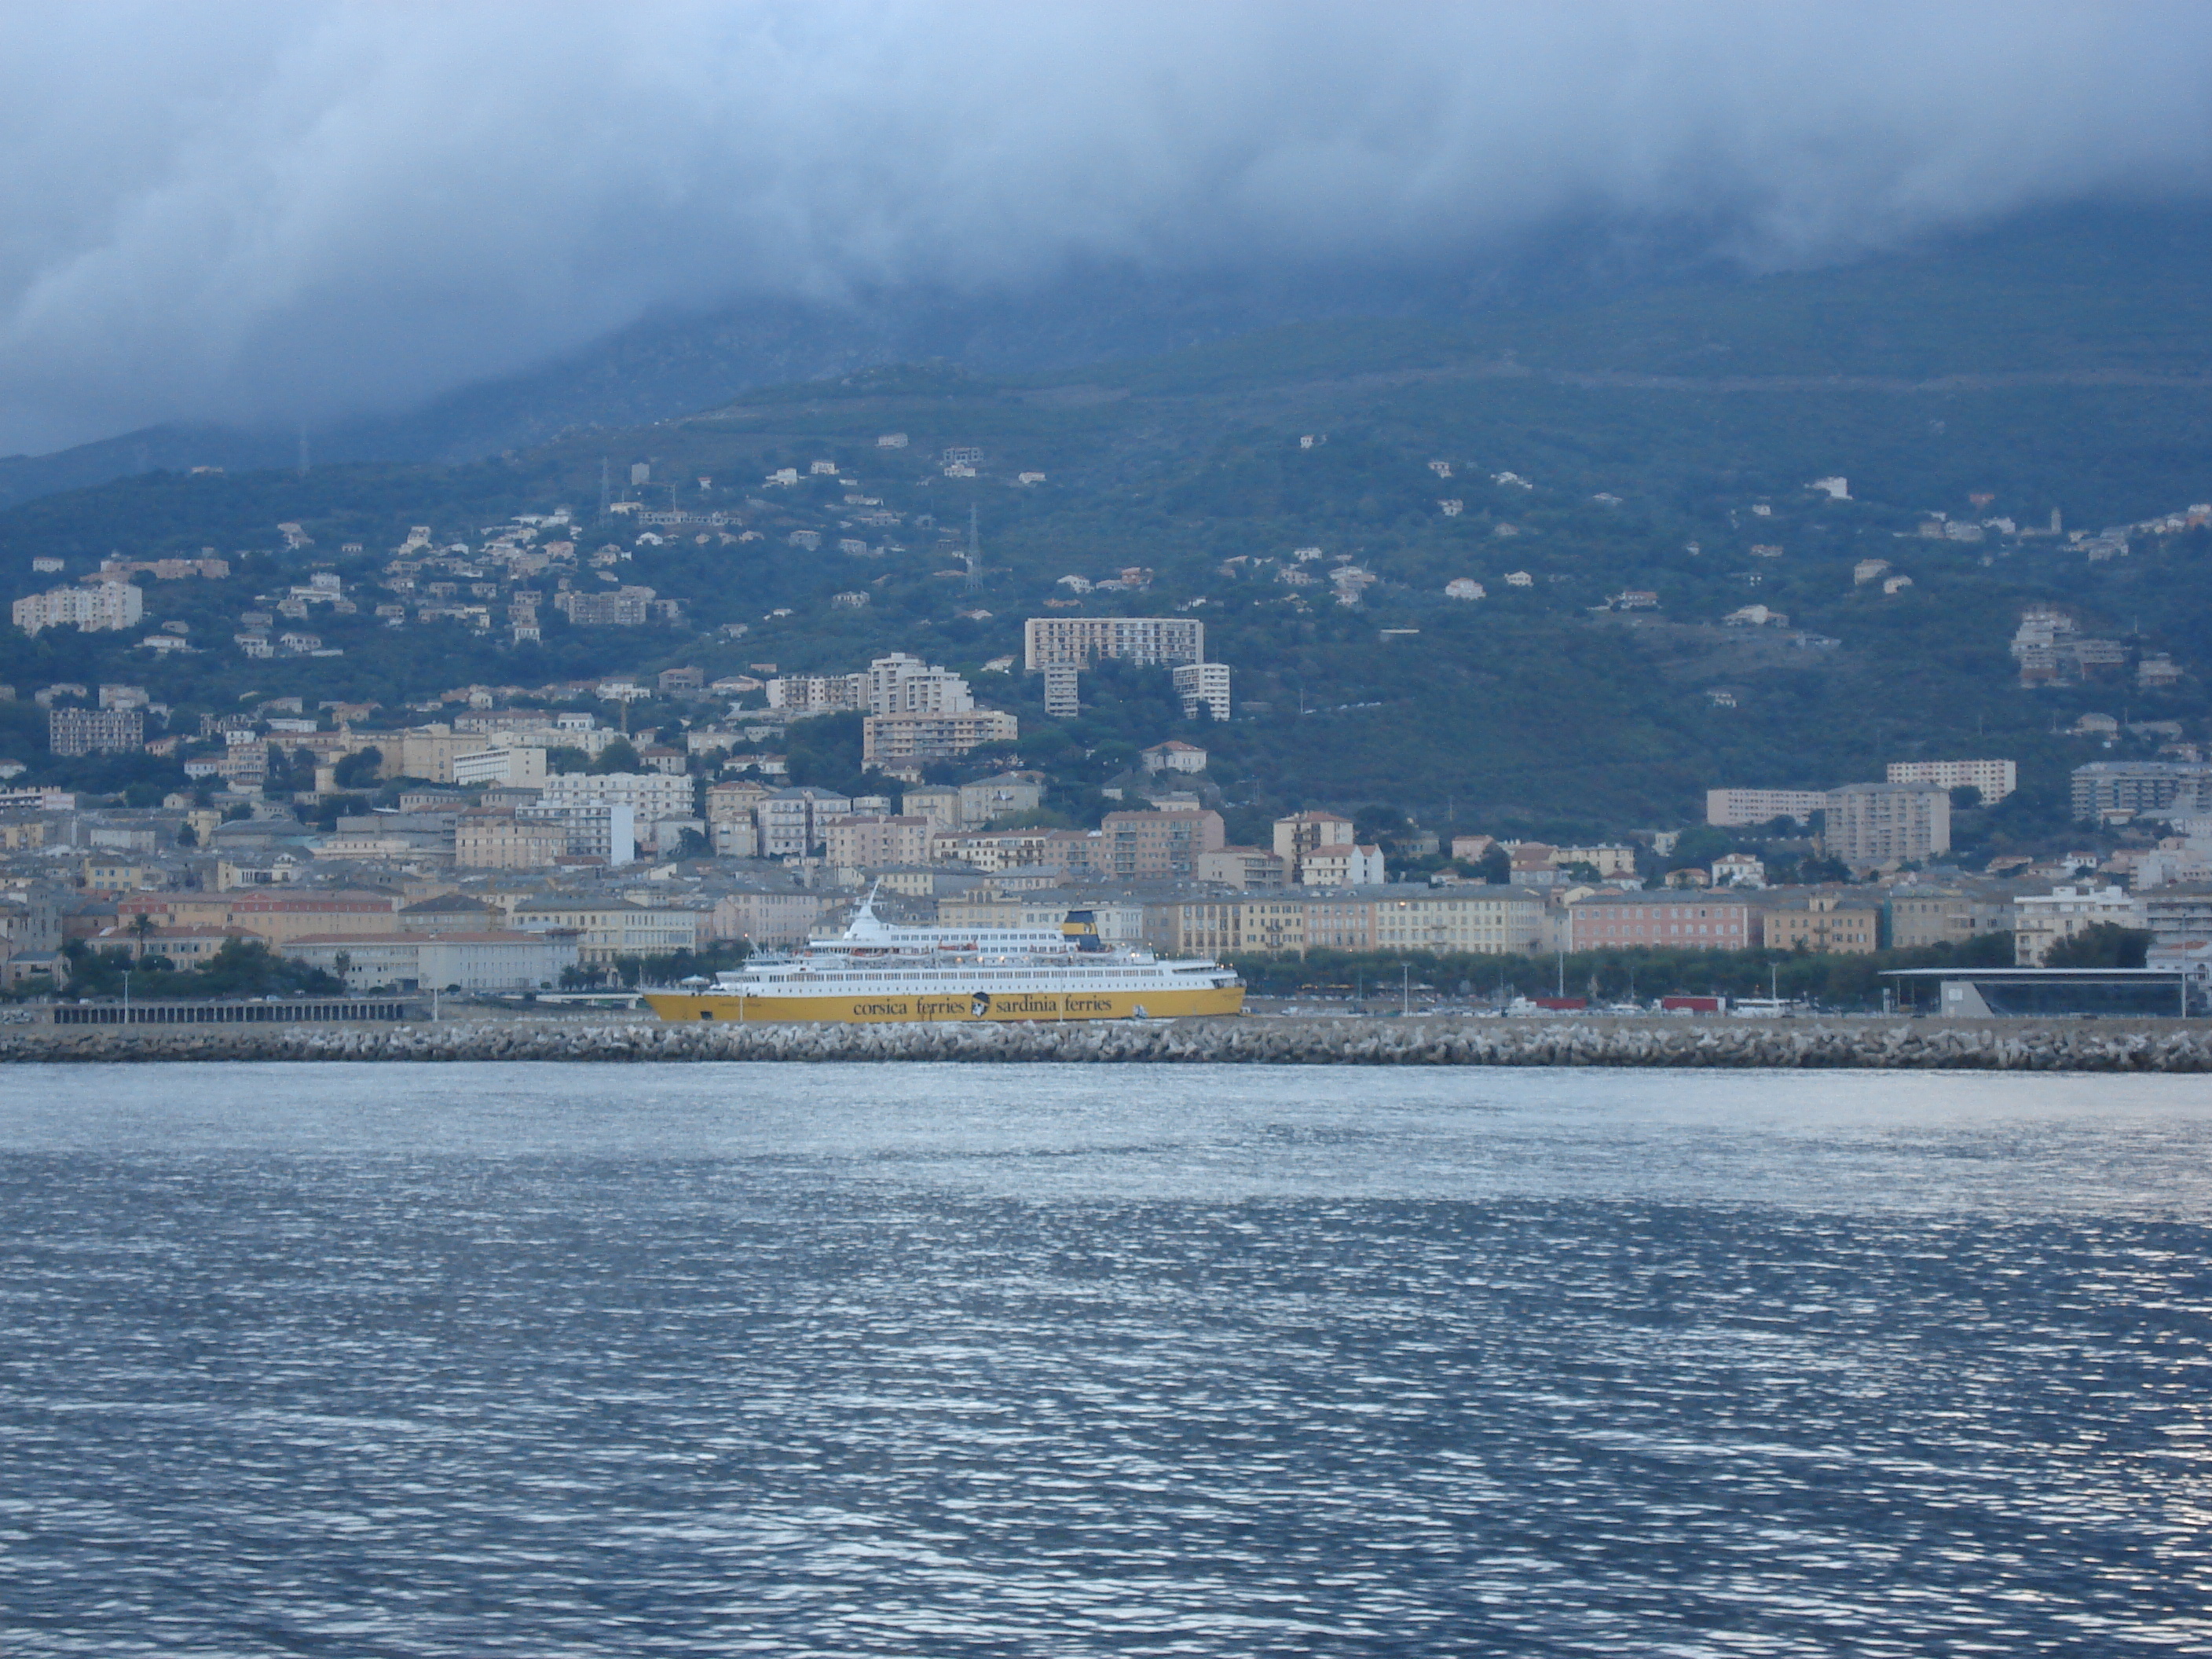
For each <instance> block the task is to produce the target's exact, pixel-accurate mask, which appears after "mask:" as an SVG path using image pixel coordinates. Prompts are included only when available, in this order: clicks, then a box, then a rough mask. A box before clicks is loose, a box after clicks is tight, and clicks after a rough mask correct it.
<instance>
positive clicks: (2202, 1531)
mask: <svg viewBox="0 0 2212 1659" xmlns="http://www.w3.org/2000/svg"><path fill="white" fill-rule="evenodd" d="M2208 1172H2212V1090H2208V1087H2207V1085H2205V1084H2204V1083H2203V1081H2201V1080H2198V1079H2182V1078H2171V1079H2163V1078H2143V1079H2135V1078H2118V1079H2114V1078H2100V1079H2081V1078H2063V1077H2059V1078H2051V1077H1972V1076H1934V1075H1899V1074H1893V1073H1885V1074H1863V1075H1861V1074H1826V1075H1822V1074H1805V1073H1789V1074H1755V1073H1754V1074H1727V1075H1709V1074H1699V1073H1651V1072H1639V1073H1607V1072H1575V1071H1553V1072H1535V1071H1516V1072H1505V1071H1459V1072H1452V1071H1435V1072H1430V1071H1405V1070H1387V1069H1372V1070H1361V1069H1351V1068H1344V1069H1338V1068H1285V1069H1266V1068H1258V1067H1249V1068H1230V1067H1199V1066H1190V1067H1182V1066H1150V1067H1103V1066H1101V1067H1085V1066H1068V1067H1048V1066H919V1065H909V1066H743V1065H732V1066H704V1065H694V1066H398V1065H387V1066H302V1065H294V1066H284V1065H269V1066H197V1067H190V1066H178V1067H157V1066H144V1067H112V1068H110V1067H89V1066H88V1067H81V1068H36V1067H23V1068H17V1069H15V1070H12V1071H9V1072H8V1073H5V1074H4V1075H0V1652H4V1653H6V1654H8V1655H10V1656H21V1655H48V1654H86V1655H101V1656H112V1655H136V1654H156V1653H158V1654H162V1655H208V1656H216V1655H220V1656H236V1655H263V1654H269V1655H276V1654H283V1655H301V1654H313V1655H323V1654H328V1655H333V1656H337V1655H347V1656H351V1655H379V1656H417V1655H422V1656H429V1655H440V1656H443V1655H453V1656H483V1655H495V1654H516V1655H531V1656H563V1655H586V1654H591V1655H599V1654H658V1655H694V1654H696V1655H709V1654H714V1655H720V1654H747V1653H757V1654H771V1655H814V1654H822V1655H854V1654H863V1655H864V1654H877V1653H882V1654H921V1655H948V1656H967V1655H1039V1656H1045V1655H1054V1656H1058V1655H1116V1656H1121V1655H1148V1654H1163V1655H1166V1654H1174V1655H1251V1654H1306V1653H1312V1654H1329V1655H1337V1654H1352V1655H1366V1654H1436V1655H1447V1654H1449V1655H1466V1654H1501V1655H1502V1654H1512V1655H1527V1654H1547V1653H1557V1654H1577V1655H1579V1654H1595V1653H1604V1654H1654V1655H1668V1656H1683V1655H1705V1654H1713V1655H1736V1654H1761V1655H1764V1654H1791V1655H1796V1654H1851V1655H1862V1654H1865V1655H1874V1654H1882V1655H1887V1654H1895V1655H1900V1656H1904V1655H1912V1656H1919V1655H1928V1654H1966V1653H1980V1654H2005V1655H2015V1654H2023V1653H2063V1654H2128V1653H2144V1654H2150V1653H2158V1654H2172V1653H2177V1652H2185V1651H2192V1650H2193V1651H2205V1650H2208V1649H2212V1616H2208V1607H2212V1328H2208V1319H2207V1307H2208V1303H2212V1271H2208V1267H2207V1246H2208V1242H2212V1241H2208V1225H2207V1224H2208V1219H2212V1173H2208Z"/></svg>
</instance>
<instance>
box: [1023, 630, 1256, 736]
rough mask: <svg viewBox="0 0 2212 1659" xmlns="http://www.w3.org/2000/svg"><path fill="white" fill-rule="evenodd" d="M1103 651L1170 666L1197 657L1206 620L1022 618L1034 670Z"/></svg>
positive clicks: (1028, 663)
mask: <svg viewBox="0 0 2212 1659" xmlns="http://www.w3.org/2000/svg"><path fill="white" fill-rule="evenodd" d="M1104 657H1115V658H1119V659H1121V660H1122V661H1125V662H1138V663H1165V664H1168V665H1170V666H1172V665H1176V664H1178V663H1201V662H1204V661H1205V660H1206V624H1205V623H1201V622H1197V621H1194V620H1193V619H1191V618H1189V617H1030V618H1029V619H1028V620H1027V621H1025V622H1024V623H1023V624H1022V666H1023V667H1024V669H1025V670H1027V671H1029V672H1030V673H1032V674H1034V673H1037V672H1039V671H1042V670H1044V669H1047V668H1056V667H1074V668H1088V667H1090V666H1091V665H1092V664H1094V663H1096V662H1097V661H1098V660H1099V659H1101V658H1104ZM1223 695H1224V696H1226V695H1227V688H1226V686H1224V687H1223ZM1224 718H1226V716H1224Z"/></svg>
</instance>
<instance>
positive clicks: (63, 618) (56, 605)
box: [10, 581, 146, 635]
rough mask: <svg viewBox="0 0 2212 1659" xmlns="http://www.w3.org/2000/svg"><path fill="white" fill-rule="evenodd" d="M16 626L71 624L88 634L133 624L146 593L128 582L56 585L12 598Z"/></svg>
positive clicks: (142, 611) (32, 630) (34, 628)
mask: <svg viewBox="0 0 2212 1659" xmlns="http://www.w3.org/2000/svg"><path fill="white" fill-rule="evenodd" d="M10 614H11V615H12V616H13V617H14V619H15V626H16V627H18V628H20V629H22V630H23V631H24V632H25V633H26V634H33V635H35V634H37V633H39V632H40V630H41V629H48V628H64V627H69V626H72V625H74V626H75V627H77V628H79V629H82V630H83V631H84V632H86V633H88V634H95V633H104V632H113V631H114V630H116V629H125V628H135V627H137V625H138V623H139V622H140V621H141V620H142V619H143V617H145V615H146V596H145V594H144V593H143V592H140V591H139V590H138V589H137V587H134V586H132V585H131V583H129V582H111V581H100V582H87V583H83V584H82V585H80V586H76V587H57V588H54V589H53V590H52V591H51V592H45V593H33V594H30V595H29V596H27V598H24V599H18V600H16V601H15V605H14V606H13V607H12V609H11V611H10Z"/></svg>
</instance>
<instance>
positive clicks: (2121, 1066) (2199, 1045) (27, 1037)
mask: <svg viewBox="0 0 2212 1659" xmlns="http://www.w3.org/2000/svg"><path fill="white" fill-rule="evenodd" d="M176 1060H414V1061H433V1062H435V1061H453V1060H574V1061H593V1062H640V1061H648V1062H649V1061H685V1060H791V1061H824V1060H848V1061H850V1060H963V1061H977V1062H983V1061H1000V1062H1005V1061H1044V1060H1058V1061H1063V1062H1069V1063H1078V1064H1080V1063H1091V1064H1112V1063H1126V1062H1161V1063H1182V1064H1208V1063H1228V1064H1247V1065H1262V1066H1655V1067H1697V1066H1719V1067H1730V1068H1743V1067H1767V1066H1782V1067H1791V1068H1814V1069H1819V1068H1837V1069H1848V1070H1863V1069H1877V1070H1881V1069H1889V1070H1936V1071H2001V1072H2013V1071H2027V1072H2061V1071H2064V1072H2212V1024H2203V1025H2197V1024H2182V1023H2180V1022H2178V1021H2176V1022H2168V1023H2159V1022H2152V1021H2145V1022H2142V1023H2140V1024H2134V1023H2130V1024H2118V1023H2117V1022H2088V1021H2063V1022H2051V1023H2048V1024H2042V1023H2030V1022H2024V1021H1975V1022H1968V1021H1936V1020H1898V1019H1850V1020H1818V1019H1808V1020H1785V1021H1772V1022H1768V1021H1759V1022H1739V1021H1721V1020H1641V1021H1639V1020H1573V1019H1560V1020H1498V1019H1488V1020H1478V1019H1455V1018H1431V1019H1421V1018H1416V1019H1278V1018H1244V1019H1220V1020H1191V1021H1182V1022H1172V1023H1159V1024H1141V1023H1130V1022H1115V1023H1112V1024H1108V1023H1105V1022H1097V1023H1091V1024H1066V1025H1057V1024H1003V1025H1002V1024H987V1023H981V1022H976V1023H970V1022H962V1023H959V1024H936V1025H922V1024H917V1025H898V1024H882V1025H799V1024H758V1025H729V1024H718V1025H664V1024H659V1023H658V1022H655V1021H650V1020H635V1019H619V1020H592V1021H588V1022H586V1021H578V1020H544V1021H528V1020H465V1019H463V1020H450V1021H441V1022H437V1023H424V1024H401V1025H382V1026H378V1025H357V1024H346V1025H315V1024H298V1025H286V1026H276V1027H271V1026H262V1027H257V1028H245V1029H241V1028H239V1027H216V1028H201V1029H178V1028H173V1027H171V1028H161V1027H154V1028H140V1027H126V1028H112V1027H93V1028H89V1029H88V1028H83V1027H61V1028H54V1027H27V1028H19V1029H15V1030H0V1062H4V1061H14V1062H17V1063H39V1062H46V1063H52V1062H55V1061H80V1062H113V1061H176Z"/></svg>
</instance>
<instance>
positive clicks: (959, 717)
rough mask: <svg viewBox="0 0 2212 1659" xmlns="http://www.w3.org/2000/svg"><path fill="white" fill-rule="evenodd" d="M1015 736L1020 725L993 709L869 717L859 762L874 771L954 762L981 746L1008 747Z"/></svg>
mask: <svg viewBox="0 0 2212 1659" xmlns="http://www.w3.org/2000/svg"><path fill="white" fill-rule="evenodd" d="M1019 736H1021V722H1020V721H1019V720H1016V719H1015V718H1014V716H1012V714H1006V713H1005V712H1003V711H1002V710H1000V709H996V708H970V709H968V710H965V711H963V712H961V713H957V714H871V715H869V716H868V717H867V719H866V720H864V721H863V722H862V723H861V727H860V754H861V762H862V763H863V764H864V765H866V766H871V767H877V766H894V765H902V764H916V763H927V762H929V761H939V760H954V759H957V758H958V757H960V756H962V755H964V754H966V753H967V752H968V751H969V750H971V749H975V748H980V747H981V745H982V744H987V743H1012V742H1013V741H1014V740H1015V739H1016V738H1018V737H1019Z"/></svg>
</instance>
